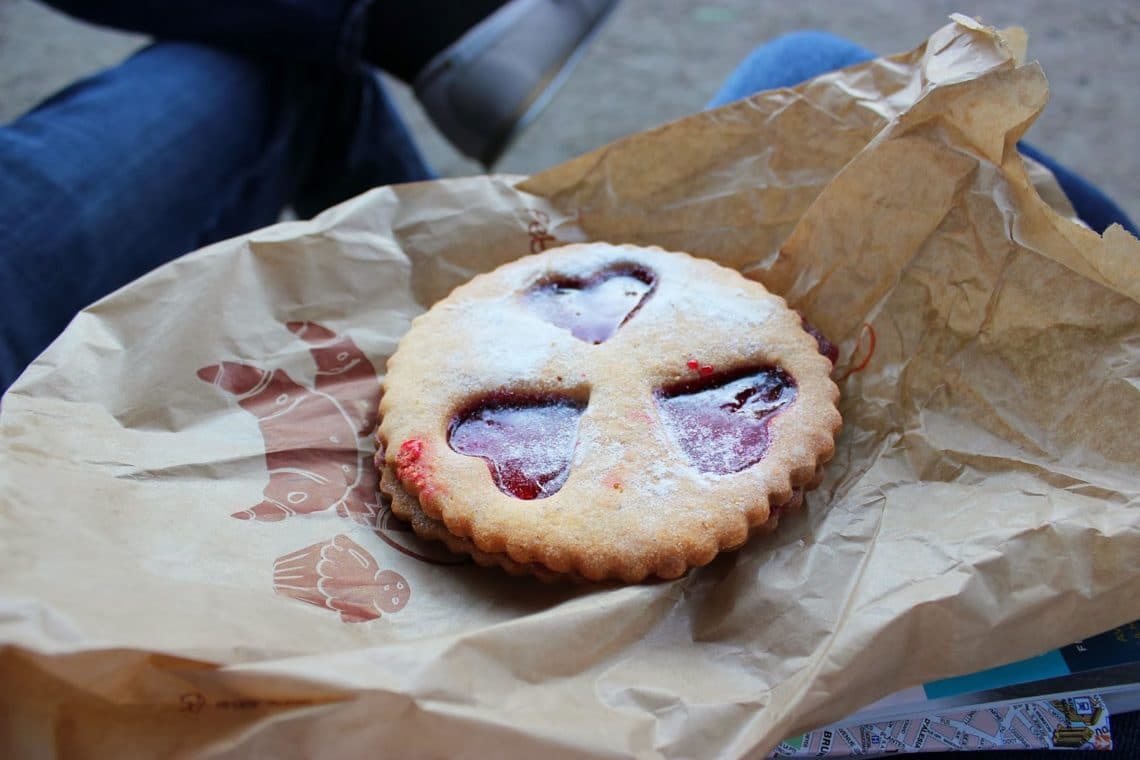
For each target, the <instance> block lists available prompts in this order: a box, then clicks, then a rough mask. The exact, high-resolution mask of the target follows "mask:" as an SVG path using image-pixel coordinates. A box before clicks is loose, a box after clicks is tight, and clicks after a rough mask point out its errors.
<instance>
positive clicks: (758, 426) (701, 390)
mask: <svg viewBox="0 0 1140 760" xmlns="http://www.w3.org/2000/svg"><path fill="white" fill-rule="evenodd" d="M795 397H796V384H795V381H794V380H792V378H791V376H790V375H788V373H786V372H784V371H783V370H782V369H779V368H777V367H764V368H761V369H756V368H752V369H746V370H742V371H737V372H732V373H725V374H721V375H714V376H709V377H700V378H697V379H694V380H686V381H684V382H681V383H676V384H674V385H671V386H667V387H665V388H662V389H661V390H660V391H658V392H657V405H658V407H659V408H660V409H661V412H662V416H663V418H664V420H665V424H666V428H667V429H668V430H669V434H670V435H671V436H672V437H673V440H674V441H676V442H677V444H678V445H679V446H680V447H681V450H682V451H684V452H685V455H686V456H687V457H688V458H689V461H691V462H692V463H693V465H694V466H695V467H696V468H697V469H699V470H701V471H702V472H715V473H720V474H728V473H733V472H740V471H741V470H744V469H746V468H748V467H751V466H752V465H754V464H756V463H757V462H759V461H760V460H761V459H762V458H763V457H764V454H765V453H766V452H767V450H768V442H769V438H768V425H769V423H770V422H771V421H772V418H773V417H775V416H776V415H777V414H779V412H780V410H781V409H783V408H784V407H786V406H788V405H789V404H790V403H792V401H793V400H794V399H795Z"/></svg>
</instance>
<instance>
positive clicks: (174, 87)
mask: <svg viewBox="0 0 1140 760" xmlns="http://www.w3.org/2000/svg"><path fill="white" fill-rule="evenodd" d="M55 4H56V5H58V6H61V7H62V8H63V9H64V10H76V9H78V10H84V11H87V10H89V9H90V7H91V6H96V7H97V8H98V11H96V12H97V13H98V14H99V17H98V18H95V19H94V20H97V21H105V22H108V23H114V24H115V25H117V26H121V27H126V28H130V29H136V30H139V31H146V32H148V33H151V34H159V35H162V34H166V35H168V36H181V37H183V38H190V39H192V40H193V41H163V42H159V43H157V44H155V45H152V46H150V47H148V48H146V49H144V50H142V51H141V52H139V53H137V54H136V55H134V56H132V57H131V58H129V59H127V60H126V61H125V62H123V63H122V64H120V65H119V66H117V67H115V68H112V69H110V70H108V71H105V72H103V73H101V74H98V75H95V76H93V77H90V78H88V79H85V80H83V81H81V82H79V83H77V84H74V85H72V86H71V87H69V88H67V89H65V90H63V91H62V92H60V93H58V94H57V95H55V96H53V97H52V98H50V99H49V100H47V101H46V102H44V103H43V104H41V105H40V106H38V107H37V108H36V109H35V110H33V111H31V112H30V113H28V114H26V115H24V116H22V117H21V118H19V119H17V120H16V121H15V122H13V123H11V124H9V125H6V126H3V127H0V392H2V391H3V390H4V389H6V388H7V387H8V386H9V385H10V384H11V383H12V381H13V380H14V379H15V378H16V377H17V375H18V374H19V373H20V372H21V371H22V370H23V368H24V367H25V366H26V365H27V364H28V363H30V362H31V361H32V359H34V358H35V357H36V356H37V355H38V354H39V353H40V352H41V351H43V350H44V348H46V347H47V345H48V343H50V342H51V341H52V340H53V339H54V338H55V337H56V336H57V335H58V334H59V333H60V332H61V331H62V330H63V328H64V327H65V326H66V325H67V323H68V322H69V321H70V320H71V318H72V317H73V316H74V315H75V314H76V312H78V311H79V310H80V309H82V308H83V307H84V306H86V305H87V304H89V303H91V302H92V301H94V300H96V299H98V298H100V297H102V296H104V295H106V294H107V293H110V292H111V291H113V290H115V289H116V288H119V287H121V286H123V285H125V284H127V283H128V282H130V281H131V280H133V279H135V278H137V277H138V276H140V275H142V274H144V273H146V272H148V271H150V270H151V269H154V268H155V267H157V266H159V265H161V264H163V263H165V262H167V261H169V260H171V259H173V258H176V257H177V256H180V255H182V254H184V253H187V252H189V251H192V250H194V249H196V248H199V247H201V246H204V245H206V244H208V243H211V242H214V241H217V240H221V239H224V238H227V237H231V236H233V235H238V234H241V233H244V232H248V231H250V230H253V229H256V228H258V227H262V226H265V225H267V224H270V223H272V222H274V221H275V220H276V219H277V218H278V215H279V214H280V212H281V210H282V209H283V208H284V207H286V206H292V207H293V208H295V209H296V210H297V212H298V213H299V214H300V215H301V216H309V215H311V214H313V213H315V212H317V211H319V210H321V209H322V208H325V207H327V206H330V205H333V204H335V203H337V202H340V201H342V200H345V199H347V198H349V197H352V196H353V195H356V194H358V193H360V192H363V191H364V190H367V189H369V188H371V187H374V186H377V185H384V184H394V183H399V182H408V181H415V180H422V179H428V178H431V177H432V176H433V175H432V172H431V170H430V168H429V167H428V166H427V164H426V162H425V161H424V159H423V158H422V156H421V154H420V152H419V150H418V149H417V147H416V145H415V142H414V141H413V139H412V137H411V135H410V134H409V133H408V130H407V128H406V127H405V125H404V122H403V121H402V119H401V118H400V115H399V114H398V113H397V111H396V110H395V108H394V106H393V104H392V103H391V101H390V100H389V98H388V96H387V94H386V93H385V91H384V88H383V86H382V84H381V83H380V81H379V79H378V78H377V76H376V74H375V72H373V71H371V70H369V69H368V68H367V67H365V66H364V65H362V64H361V62H360V60H359V49H360V43H361V38H362V36H363V33H362V32H361V31H359V27H360V19H361V16H362V10H361V9H362V8H363V7H365V6H366V5H367V3H364V2H359V1H357V2H351V1H350V0H339V1H333V0H328V1H327V2H314V1H313V0H304V1H302V0H274V1H273V2H267V1H266V0H262V1H260V2H259V1H257V0H245V1H244V2H233V3H228V4H227V6H226V12H225V13H220V12H219V11H218V10H217V5H216V4H212V3H205V4H204V5H203V3H202V2H201V0H199V2H186V3H181V4H175V5H172V4H166V3H139V2H125V3H124V2H120V3H115V2H105V3H95V4H92V3H70V2H56V3H55ZM72 5H74V6H75V8H74V9H73V8H72V7H71V6H72ZM198 5H203V7H201V8H198V7H197V6H198ZM207 6H208V7H207ZM120 7H129V8H130V9H131V10H130V12H129V13H128V12H123V11H118V10H117V9H118V8H120ZM140 7H141V10H140ZM148 9H150V10H148ZM266 9H269V10H266ZM269 11H274V12H273V13H270V12H269ZM223 17H224V20H219V19H220V18H223ZM235 18H236V20H235ZM243 24H244V25H245V26H244V27H243ZM243 28H246V29H248V28H254V29H256V30H260V31H257V32H255V33H254V34H253V35H252V36H249V35H243V34H240V33H238V32H236V31H235V30H242V29H243ZM282 40H287V41H288V44H287V45H285V44H283V43H282V42H281V41H282ZM203 43H205V44H203ZM281 51H288V52H289V55H288V56H287V57H286V56H283V55H282V54H281ZM294 51H302V52H301V53H294ZM871 56H872V54H871V53H870V52H869V51H867V50H864V49H862V48H859V47H857V46H855V45H853V44H852V43H850V42H847V41H845V40H842V39H840V38H837V37H833V36H831V35H827V34H821V33H815V32H803V33H798V34H792V35H789V36H786V37H782V38H779V39H777V40H774V41H772V42H769V43H767V44H766V45H763V46H761V47H760V48H758V49H757V50H756V51H755V52H754V53H753V54H752V55H751V56H749V57H748V58H747V59H746V60H745V61H744V62H743V63H742V64H741V65H740V67H739V68H738V69H737V70H736V72H734V73H733V74H732V76H731V77H730V78H729V79H728V81H727V82H726V84H725V85H724V87H723V88H722V89H721V91H720V92H719V93H718V94H717V95H716V97H715V98H714V99H713V100H712V102H711V103H710V104H709V105H710V106H716V105H720V104H723V103H726V102H729V101H731V100H734V99H737V98H740V97H744V96H746V95H749V94H751V93H753V92H757V91H759V90H764V89H770V88H773V87H783V86H789V85H793V84H796V83H798V82H800V81H803V80H804V79H808V78H810V77H813V76H816V75H818V74H820V73H823V72H826V71H829V70H832V69H836V68H840V67H843V66H846V65H850V64H852V63H856V62H859V61H863V60H866V59H867V58H870V57H871ZM1025 152H1026V153H1028V154H1030V155H1033V156H1034V157H1035V158H1038V159H1039V160H1042V161H1043V162H1044V163H1046V164H1047V165H1048V166H1049V167H1050V168H1051V169H1052V170H1053V172H1054V173H1055V174H1056V175H1057V177H1058V179H1059V180H1060V181H1061V185H1062V187H1063V188H1064V189H1065V191H1066V193H1067V194H1068V195H1069V197H1070V199H1072V201H1073V203H1074V205H1075V206H1076V208H1077V210H1078V212H1079V213H1080V214H1081V216H1082V217H1083V218H1084V219H1085V220H1086V221H1087V222H1089V224H1090V225H1092V226H1093V227H1094V228H1097V229H1098V230H1101V229H1103V228H1104V227H1105V226H1106V225H1107V224H1108V223H1110V222H1114V221H1116V222H1120V223H1122V224H1124V225H1125V226H1127V227H1128V228H1129V229H1131V230H1133V231H1135V228H1134V227H1132V225H1131V222H1129V221H1128V220H1127V218H1126V217H1125V216H1124V214H1123V213H1122V212H1121V211H1120V209H1118V208H1117V207H1116V206H1115V205H1114V204H1112V202H1111V201H1109V200H1108V199H1107V198H1105V197H1104V196H1103V195H1102V194H1101V193H1100V192H1099V191H1097V190H1096V188H1094V187H1092V186H1091V185H1090V184H1089V183H1087V182H1085V181H1084V180H1082V179H1081V178H1080V177H1077V176H1076V175H1075V174H1073V173H1072V172H1069V171H1068V170H1066V169H1064V168H1063V167H1060V166H1058V165H1057V164H1056V163H1055V162H1053V161H1051V160H1050V159H1048V158H1047V157H1044V156H1041V155H1040V153H1038V152H1037V151H1034V150H1032V149H1030V148H1025Z"/></svg>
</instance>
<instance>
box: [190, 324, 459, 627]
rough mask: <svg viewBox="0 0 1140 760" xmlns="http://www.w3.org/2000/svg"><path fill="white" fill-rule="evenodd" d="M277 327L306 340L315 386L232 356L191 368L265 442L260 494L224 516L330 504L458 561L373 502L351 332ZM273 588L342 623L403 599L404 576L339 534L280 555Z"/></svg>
mask: <svg viewBox="0 0 1140 760" xmlns="http://www.w3.org/2000/svg"><path fill="white" fill-rule="evenodd" d="M285 327H286V328H287V329H288V330H289V331H290V332H292V333H293V334H294V335H296V336H297V337H298V338H300V339H301V340H303V341H305V342H306V343H307V344H308V346H309V354H310V355H311V356H312V358H313V361H314V362H315V363H316V367H317V373H316V379H315V382H314V383H313V387H311V388H310V387H307V386H304V385H302V384H300V383H298V382H296V381H295V380H293V379H292V378H291V377H289V375H288V374H286V373H285V372H284V371H283V370H280V369H272V370H269V369H262V368H260V367H255V366H252V365H249V364H242V363H239V362H230V361H224V362H220V363H218V364H211V365H209V366H207V367H202V368H201V369H199V370H198V373H197V374H198V377H199V378H200V379H202V380H204V381H205V382H208V383H211V384H212V385H214V386H215V387H216V388H218V389H219V390H221V391H223V392H225V393H227V394H229V395H231V396H233V397H234V398H236V399H237V403H238V405H239V406H240V407H241V408H242V409H244V410H245V411H247V412H249V413H250V414H252V415H253V416H254V417H256V418H257V423H258V427H259V428H260V430H261V435H262V439H263V440H264V442H265V465H266V469H267V470H268V472H269V482H268V483H267V484H266V486H265V490H264V491H263V492H262V500H261V501H260V502H258V503H257V504H254V505H252V506H248V507H245V508H242V509H239V510H238V511H236V512H234V513H233V515H232V516H233V517H235V518H237V519H239V520H249V521H254V522H266V523H273V522H280V521H282V520H286V519H290V518H294V517H299V516H304V515H307V514H312V513H314V512H324V511H327V510H330V509H331V510H335V511H336V513H337V514H338V515H340V516H341V517H343V518H345V519H346V520H351V521H353V522H355V523H358V524H360V525H364V526H366V527H368V528H369V529H371V530H372V531H373V532H374V533H375V535H376V536H378V537H379V538H380V539H381V540H382V541H383V542H384V543H385V544H387V545H388V546H389V547H391V548H393V549H395V550H396V551H399V552H400V553H402V554H405V555H407V556H409V557H413V558H415V559H418V560H420V561H423V562H428V563H431V564H458V563H459V562H462V561H463V560H461V559H458V558H456V557H454V556H453V555H451V554H450V553H448V552H446V551H444V550H442V549H441V548H439V547H435V546H432V545H431V544H429V543H427V542H423V541H421V540H420V539H418V538H417V537H416V536H415V534H414V533H412V532H411V529H410V528H408V527H407V526H406V525H405V524H404V523H403V522H402V521H400V520H396V519H394V518H392V516H391V514H390V513H389V511H388V509H387V507H386V506H384V505H382V504H381V503H380V497H379V492H378V491H377V474H376V470H375V468H374V467H373V466H372V454H373V452H372V450H371V449H372V444H371V442H370V439H369V436H370V434H371V433H372V431H373V430H375V428H376V413H377V405H378V402H379V397H380V381H379V379H378V378H377V377H376V368H375V367H374V366H373V364H372V362H371V361H369V359H368V357H367V356H365V354H364V352H363V351H361V350H360V348H359V347H358V346H357V345H356V344H355V343H354V342H353V341H352V339H351V338H347V337H340V336H338V335H337V334H336V333H334V332H333V331H332V330H329V329H328V328H326V327H323V326H321V325H318V324H315V323H313V322H289V323H287V324H286V325H285ZM273 588H274V591H276V592H277V593H278V594H281V595H283V596H286V597H289V598H291V599H296V600H298V601H301V602H305V603H306V604H312V605H316V606H318V607H322V608H325V609H328V610H331V611H334V612H338V613H339V614H340V617H341V620H343V621H344V622H346V623H359V622H365V621H368V620H376V619H378V618H380V617H381V616H382V615H383V614H384V613H388V614H391V613H395V612H399V611H400V610H402V609H403V608H404V606H405V605H406V604H407V603H408V600H409V599H410V597H411V587H410V585H409V584H408V581H407V579H406V578H404V576H402V575H400V574H399V573H397V572H395V571H394V570H385V569H383V568H381V566H380V564H379V563H378V562H377V561H376V559H375V557H373V555H372V554H371V553H369V552H368V550H367V549H365V548H364V547H363V546H361V545H360V544H359V543H357V542H356V541H353V540H352V539H351V538H349V537H348V536H347V535H343V534H341V535H337V536H334V537H333V538H331V539H329V540H327V541H323V542H320V543H317V544H313V545H312V546H307V547H305V548H303V549H299V550H298V551H295V552H292V553H290V554H286V555H284V556H282V557H278V558H277V559H276V560H275V561H274V565H273Z"/></svg>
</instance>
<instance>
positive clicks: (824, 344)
mask: <svg viewBox="0 0 1140 760" xmlns="http://www.w3.org/2000/svg"><path fill="white" fill-rule="evenodd" d="M800 323H801V324H802V325H803V328H804V332H806V333H807V334H808V335H810V336H811V337H813V338H815V342H816V344H817V345H818V346H819V352H820V353H821V354H823V355H824V356H826V357H827V358H828V359H830V360H831V363H832V365H834V364H835V363H836V362H837V361H839V347H838V346H836V345H835V344H834V343H832V342H831V341H830V340H828V339H827V336H826V335H824V334H823V333H821V332H820V331H819V330H817V329H816V328H815V325H813V324H812V323H811V322H808V320H807V317H805V316H804V315H803V314H800Z"/></svg>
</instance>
